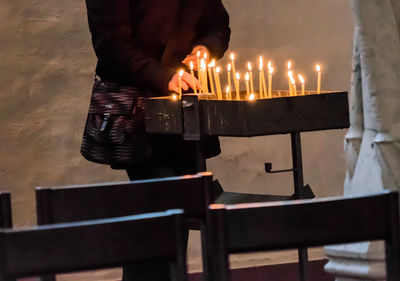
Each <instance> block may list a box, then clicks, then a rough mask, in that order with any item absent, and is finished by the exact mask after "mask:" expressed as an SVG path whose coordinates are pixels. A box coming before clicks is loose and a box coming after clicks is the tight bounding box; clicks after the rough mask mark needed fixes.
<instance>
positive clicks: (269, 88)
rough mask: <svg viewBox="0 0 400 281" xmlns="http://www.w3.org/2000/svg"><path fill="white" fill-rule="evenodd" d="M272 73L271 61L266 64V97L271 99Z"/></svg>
mask: <svg viewBox="0 0 400 281" xmlns="http://www.w3.org/2000/svg"><path fill="white" fill-rule="evenodd" d="M272 73H274V68H273V67H272V63H271V61H269V62H268V97H269V98H272Z"/></svg>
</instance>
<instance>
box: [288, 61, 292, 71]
mask: <svg viewBox="0 0 400 281" xmlns="http://www.w3.org/2000/svg"><path fill="white" fill-rule="evenodd" d="M291 68H292V62H291V61H288V63H287V69H288V70H290V69H291Z"/></svg>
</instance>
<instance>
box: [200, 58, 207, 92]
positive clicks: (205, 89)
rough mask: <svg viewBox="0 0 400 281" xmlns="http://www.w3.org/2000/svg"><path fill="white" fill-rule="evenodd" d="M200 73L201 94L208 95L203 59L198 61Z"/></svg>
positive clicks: (205, 66) (205, 67) (205, 68)
mask: <svg viewBox="0 0 400 281" xmlns="http://www.w3.org/2000/svg"><path fill="white" fill-rule="evenodd" d="M200 71H201V81H202V83H203V85H202V86H203V93H208V92H209V91H208V82H207V65H206V63H205V61H204V58H202V59H201V60H200Z"/></svg>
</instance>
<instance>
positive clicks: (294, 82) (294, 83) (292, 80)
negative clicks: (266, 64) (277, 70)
mask: <svg viewBox="0 0 400 281" xmlns="http://www.w3.org/2000/svg"><path fill="white" fill-rule="evenodd" d="M290 81H291V82H292V84H293V85H296V81H295V80H294V78H293V77H290Z"/></svg>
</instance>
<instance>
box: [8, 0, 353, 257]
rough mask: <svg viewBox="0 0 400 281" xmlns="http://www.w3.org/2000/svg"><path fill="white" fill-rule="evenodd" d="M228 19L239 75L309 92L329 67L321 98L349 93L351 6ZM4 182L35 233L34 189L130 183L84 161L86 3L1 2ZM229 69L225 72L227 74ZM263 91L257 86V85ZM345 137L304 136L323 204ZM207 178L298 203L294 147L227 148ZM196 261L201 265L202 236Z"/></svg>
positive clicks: (336, 183)
mask: <svg viewBox="0 0 400 281" xmlns="http://www.w3.org/2000/svg"><path fill="white" fill-rule="evenodd" d="M224 3H225V5H226V7H227V9H228V12H229V13H230V16H231V27H232V37H231V44H230V50H229V51H234V52H236V53H237V54H238V56H239V57H238V61H237V65H238V66H237V67H238V68H242V69H243V70H244V67H245V63H246V62H247V61H248V60H253V61H254V62H256V60H257V57H258V56H259V55H264V57H266V58H267V59H272V60H273V62H274V64H275V66H276V69H277V72H276V74H275V77H276V78H274V88H280V89H285V88H286V87H287V85H286V80H285V79H284V73H283V71H284V70H285V68H286V65H285V64H286V61H287V60H288V59H291V60H293V61H294V66H295V69H296V71H299V72H302V73H304V74H305V77H306V81H307V87H308V88H314V89H315V85H316V79H315V71H314V69H313V67H314V64H315V63H316V62H320V63H321V64H322V66H323V84H322V85H323V86H322V88H323V90H348V89H349V85H350V73H351V65H350V61H351V59H350V58H351V52H352V48H351V47H352V33H353V23H352V19H351V11H350V4H349V1H347V0H337V1H329V0H280V1H273V0H271V1H260V0H249V1H240V0H224ZM0 19H1V20H0V46H1V48H0V62H1V64H0V85H1V92H0V179H1V185H0V189H1V190H9V191H11V193H12V207H13V219H14V222H15V225H29V224H34V223H35V204H34V187H35V186H59V185H65V184H82V183H95V182H104V181H121V180H127V176H126V175H125V173H124V172H121V171H114V170H111V169H109V168H108V167H106V166H102V165H98V164H92V163H89V162H87V161H86V160H84V159H83V157H81V155H80V153H79V147H80V140H81V134H82V131H83V126H84V122H85V118H86V113H87V107H88V104H89V98H90V91H91V86H92V80H93V71H94V68H95V61H96V60H95V55H94V52H93V50H92V46H91V41H90V34H89V31H88V27H87V18H86V10H85V4H84V1H76V0H71V1H50V0H41V1H38V0H28V1H26V0H25V1H22V0H14V1H1V2H0ZM225 62H226V60H225V59H224V60H223V61H222V62H221V63H222V65H225ZM256 85H258V84H257V83H256ZM344 134H345V131H344V130H343V131H339V130H338V131H323V132H312V133H305V134H302V143H303V160H304V171H305V183H309V184H310V185H311V187H312V188H313V190H314V192H315V194H316V195H317V196H319V197H321V196H330V195H339V194H341V193H342V186H343V180H344V175H345V160H344V152H343V137H344ZM221 143H222V151H223V152H222V154H221V155H220V156H218V157H216V158H214V159H211V160H209V161H208V168H209V170H210V171H212V172H213V173H214V174H215V177H216V178H218V179H219V180H220V182H221V183H222V185H223V187H224V188H225V189H226V190H229V191H241V192H248V193H252V192H254V193H271V194H291V193H292V191H293V189H292V178H291V176H290V175H286V174H279V175H267V174H265V172H264V171H263V163H264V162H272V163H273V165H274V168H276V169H278V168H288V167H290V166H291V155H290V137H289V136H287V135H278V136H268V137H257V138H251V139H247V138H246V139H234V138H222V139H221ZM193 237H194V238H193V239H191V242H190V250H189V256H190V258H191V259H192V260H199V256H200V249H199V246H198V245H199V240H198V235H197V234H194V235H193Z"/></svg>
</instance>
